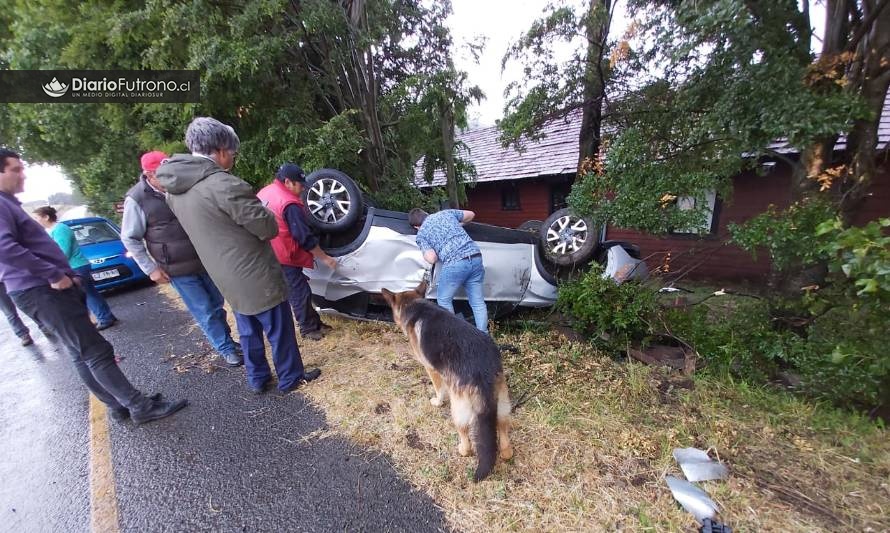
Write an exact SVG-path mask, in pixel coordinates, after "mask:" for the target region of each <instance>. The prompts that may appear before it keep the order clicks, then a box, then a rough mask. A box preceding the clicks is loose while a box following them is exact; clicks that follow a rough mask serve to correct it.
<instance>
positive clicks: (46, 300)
mask: <svg viewBox="0 0 890 533" xmlns="http://www.w3.org/2000/svg"><path fill="white" fill-rule="evenodd" d="M9 296H10V297H11V298H12V301H14V302H15V304H16V305H17V306H18V308H19V309H21V310H22V312H23V313H25V314H26V315H28V316H29V317H31V318H32V319H34V321H35V322H37V323H42V324H43V325H44V326H46V327H47V329H49V330H50V331H52V332H53V333H54V334H55V335H56V337H58V339H59V342H60V343H61V344H62V346H63V347H65V349H67V350H68V353H69V354H70V355H71V360H72V362H73V363H74V368H75V369H76V370H77V373H78V375H80V379H81V380H83V382H84V384H85V385H86V386H87V388H88V389H90V392H92V393H93V394H94V395H95V396H96V398H98V399H99V400H101V401H102V403H104V404H105V405H107V406H108V407H109V408H111V409H117V408H119V407H121V406H123V407H126V408H128V409H130V411H139V410H143V409H146V408H148V407H149V406H150V401H149V400H148V398H146V397H145V396H144V395H143V394H142V393H141V392H139V391H138V390H137V389H136V388H135V387H133V385H131V384H130V381H129V380H128V379H127V377H126V376H125V375H124V373H123V372H121V370H120V368H118V366H117V363H115V362H114V348H112V346H111V344H109V342H108V341H107V340H105V338H104V337H103V336H102V335H100V334H99V332H98V331H97V330H96V327H95V326H94V325H93V323H92V322H90V315H89V313H88V312H87V307H86V304H85V303H84V300H85V297H84V294H83V292H82V291H81V290H80V288H78V287H77V286H74V287H71V288H70V289H65V290H63V291H57V290H55V289H53V288H51V287H50V286H49V285H42V286H40V287H34V288H31V289H25V290H23V291H14V292H11V293H10V294H9Z"/></svg>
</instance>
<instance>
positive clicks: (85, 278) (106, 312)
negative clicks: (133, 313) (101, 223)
mask: <svg viewBox="0 0 890 533" xmlns="http://www.w3.org/2000/svg"><path fill="white" fill-rule="evenodd" d="M34 214H35V215H36V216H37V221H38V222H40V225H41V226H43V227H44V228H46V230H47V231H48V232H49V235H50V237H52V238H53V240H54V241H56V243H58V245H59V248H61V249H62V252H64V253H65V257H67V258H68V264H70V265H71V269H72V270H74V271H75V272H77V275H78V276H80V279H81V281H82V284H81V288H83V292H85V293H86V296H87V307H89V309H90V312H91V313H93V315H94V316H95V317H96V329H99V330H103V329H106V328H110V327H111V326H113V325H114V324H115V323H116V322H117V317H115V316H114V313H112V312H111V308H110V307H108V302H106V301H105V298H103V297H102V295H101V294H100V293H99V290H98V289H97V288H96V285H95V284H93V276H92V274H91V273H90V262H89V260H88V259H87V258H86V256H85V255H83V252H82V251H80V246H79V245H78V244H77V239H75V238H74V231H72V229H71V228H69V227H68V225H67V224H60V223H59V217H58V213H56V210H55V208H53V207H50V206H45V207H38V208H37V209H35V210H34Z"/></svg>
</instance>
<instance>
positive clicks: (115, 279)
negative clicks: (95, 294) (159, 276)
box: [60, 217, 148, 290]
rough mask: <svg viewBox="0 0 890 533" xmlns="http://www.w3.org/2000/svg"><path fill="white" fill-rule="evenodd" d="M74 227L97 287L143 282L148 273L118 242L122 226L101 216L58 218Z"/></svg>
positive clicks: (122, 244) (112, 286) (108, 287)
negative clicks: (70, 218)
mask: <svg viewBox="0 0 890 533" xmlns="http://www.w3.org/2000/svg"><path fill="white" fill-rule="evenodd" d="M60 222H62V223H63V224H67V225H68V226H69V227H70V228H71V229H72V230H74V237H75V238H76V239H77V244H78V245H80V249H81V250H82V251H83V255H85V256H87V259H89V260H90V263H91V264H92V265H91V269H92V274H93V282H94V283H95V284H96V287H97V288H98V289H99V290H107V289H111V288H114V287H120V286H123V285H130V284H133V283H144V282H145V281H146V280H148V276H146V275H145V273H143V272H142V270H140V269H139V265H137V264H136V262H135V261H133V258H132V257H131V255H130V252H128V251H127V249H126V248H124V243H122V242H121V230H120V228H118V227H117V225H115V224H114V223H113V222H112V221H110V220H108V219H107V218H102V217H89V218H75V219H72V220H61V221H60Z"/></svg>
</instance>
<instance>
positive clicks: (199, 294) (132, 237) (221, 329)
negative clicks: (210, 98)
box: [121, 151, 244, 366]
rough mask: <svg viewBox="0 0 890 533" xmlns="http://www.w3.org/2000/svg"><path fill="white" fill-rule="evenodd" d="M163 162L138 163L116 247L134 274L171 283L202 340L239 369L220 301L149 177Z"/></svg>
mask: <svg viewBox="0 0 890 533" xmlns="http://www.w3.org/2000/svg"><path fill="white" fill-rule="evenodd" d="M165 159H167V155H166V154H165V153H164V152H157V151H155V152H148V153H147V154H144V155H143V156H142V158H141V161H140V162H141V164H142V177H141V178H140V179H139V182H138V183H137V184H136V185H134V186H133V187H132V188H130V190H129V191H127V196H126V197H125V198H124V217H123V221H122V222H121V241H122V242H123V243H124V246H125V247H126V248H127V250H128V251H129V252H130V254H132V255H133V259H134V260H135V261H136V263H137V264H138V265H139V268H141V269H142V271H143V272H145V273H146V274H148V276H149V277H150V278H151V279H152V280H153V281H154V282H155V283H171V284H172V285H173V288H175V289H176V292H178V293H179V296H180V297H182V301H183V302H184V303H185V306H186V307H187V308H188V310H189V312H190V313H191V314H192V316H193V317H194V318H195V321H196V322H197V323H198V325H199V326H201V330H202V331H203V332H204V336H205V337H207V340H208V341H210V344H211V345H213V348H214V349H215V350H216V352H217V353H218V354H219V355H220V356H221V357H222V358H223V359H225V361H226V363H227V364H228V365H229V366H238V365H241V364H243V362H244V361H243V359H242V356H241V353H240V352H241V349H240V346H238V343H236V342H235V341H234V340H233V339H232V331H231V328H230V327H229V323H228V321H227V320H226V310H225V309H224V308H223V303H224V300H223V297H222V294H220V292H219V289H218V288H216V285H215V284H214V283H213V280H212V279H210V276H208V275H207V272H206V271H205V270H204V266H203V265H202V264H201V259H199V258H198V252H196V251H195V247H194V246H193V245H192V242H191V240H189V237H188V235H187V234H186V233H185V230H183V229H182V226H181V225H180V224H179V220H177V219H176V215H174V214H173V211H171V210H170V207H169V206H167V202H166V200H165V199H164V187H163V186H162V185H161V184H160V183H159V182H158V179H157V177H156V176H155V171H156V170H157V169H158V167H159V166H161V162H162V161H164V160H165Z"/></svg>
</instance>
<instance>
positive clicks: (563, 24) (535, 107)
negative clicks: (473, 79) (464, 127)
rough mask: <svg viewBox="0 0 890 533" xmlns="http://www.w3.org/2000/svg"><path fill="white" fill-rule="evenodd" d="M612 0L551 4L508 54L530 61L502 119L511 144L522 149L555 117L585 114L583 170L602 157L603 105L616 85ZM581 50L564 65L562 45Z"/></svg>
mask: <svg viewBox="0 0 890 533" xmlns="http://www.w3.org/2000/svg"><path fill="white" fill-rule="evenodd" d="M614 8H615V6H614V2H612V0H587V1H586V2H585V4H584V6H583V7H578V8H575V9H573V8H572V7H569V6H565V5H557V6H554V7H551V8H549V10H548V11H547V12H546V13H545V15H544V16H543V17H542V18H541V19H539V20H537V21H535V22H534V24H532V27H531V28H530V29H529V30H528V31H527V32H526V33H525V35H523V36H522V37H521V38H520V39H519V40H518V41H517V42H516V43H515V44H514V45H513V46H511V48H510V50H509V51H508V52H507V54H506V55H505V56H504V59H503V66H506V65H507V63H508V62H510V61H520V62H521V63H523V65H524V72H525V74H526V77H525V78H524V79H523V80H522V81H520V82H514V83H512V84H510V86H509V87H508V88H507V92H506V94H507V96H508V101H507V105H506V107H505V109H504V114H505V116H504V119H503V120H501V121H500V122H499V123H498V126H499V127H500V129H501V132H502V133H501V139H502V141H503V142H504V144H505V145H509V144H513V145H515V146H517V147H518V148H521V147H522V144H523V142H524V141H525V140H535V139H539V138H540V137H541V133H540V130H541V128H542V126H543V125H544V124H546V123H547V122H549V121H552V120H557V119H562V118H566V117H567V116H568V115H570V114H572V113H574V112H579V113H580V114H581V134H580V137H579V139H578V147H579V159H578V166H579V168H581V167H582V166H583V165H584V162H585V161H588V160H589V161H595V160H597V159H598V158H599V152H600V143H601V131H600V130H601V127H602V119H603V107H604V105H605V103H606V98H607V90H608V89H609V88H610V85H611V84H613V83H615V82H616V80H615V79H614V77H613V75H612V74H613V73H612V71H611V68H610V64H609V56H610V55H611V54H610V50H611V49H612V47H611V45H610V44H609V42H608V36H609V29H610V27H611V24H612V16H613V15H614ZM579 36H580V37H583V39H582V42H581V43H580V44H579V46H578V47H577V49H576V51H575V53H574V54H573V55H572V56H571V57H570V58H569V59H568V60H567V61H565V62H562V63H560V61H559V59H558V57H557V56H558V53H557V47H558V45H559V44H560V43H563V42H566V43H577V42H578V38H579Z"/></svg>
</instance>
